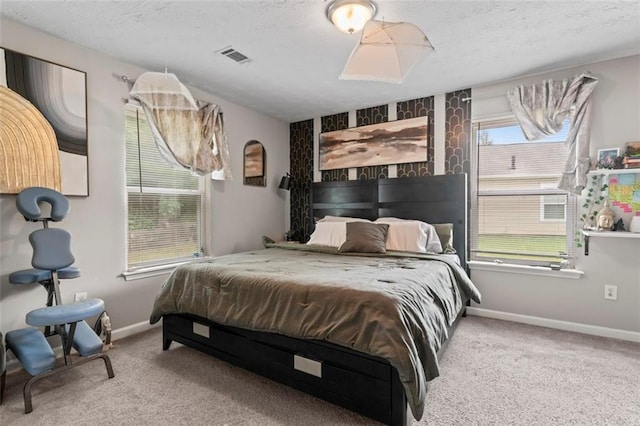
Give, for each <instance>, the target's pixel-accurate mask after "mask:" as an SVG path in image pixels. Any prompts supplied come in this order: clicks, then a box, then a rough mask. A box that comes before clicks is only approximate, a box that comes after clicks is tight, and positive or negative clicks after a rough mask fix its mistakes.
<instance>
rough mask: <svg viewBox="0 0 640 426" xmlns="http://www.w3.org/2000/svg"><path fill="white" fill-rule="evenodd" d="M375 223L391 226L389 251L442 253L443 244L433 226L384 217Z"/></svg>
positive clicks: (388, 234) (388, 233) (388, 238)
mask: <svg viewBox="0 0 640 426" xmlns="http://www.w3.org/2000/svg"><path fill="white" fill-rule="evenodd" d="M374 223H386V224H387V225H389V231H388V232H387V250H399V251H411V252H417V253H441V252H442V244H440V239H439V238H438V234H437V233H436V230H435V228H434V227H433V225H430V224H428V223H424V222H421V221H419V220H406V219H398V218H389V217H383V218H379V219H377V220H376V221H375V222H374Z"/></svg>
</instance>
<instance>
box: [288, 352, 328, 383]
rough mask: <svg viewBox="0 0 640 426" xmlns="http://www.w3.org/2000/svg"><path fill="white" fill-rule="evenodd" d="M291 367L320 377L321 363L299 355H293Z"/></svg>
mask: <svg viewBox="0 0 640 426" xmlns="http://www.w3.org/2000/svg"><path fill="white" fill-rule="evenodd" d="M293 368H294V369H296V370H298V371H302V372H303V373H307V374H311V375H312V376H316V377H320V378H322V363H321V362H320V361H314V360H312V359H309V358H305V357H302V356H300V355H294V356H293Z"/></svg>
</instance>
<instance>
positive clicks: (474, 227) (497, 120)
mask: <svg viewBox="0 0 640 426" xmlns="http://www.w3.org/2000/svg"><path fill="white" fill-rule="evenodd" d="M482 124H485V125H486V124H489V125H493V126H495V127H503V126H509V125H518V123H517V120H516V118H515V116H514V115H512V114H509V115H500V116H491V117H479V118H475V119H473V121H472V125H471V158H472V161H471V176H470V179H469V181H470V185H469V186H470V209H471V211H470V215H469V218H470V222H471V223H470V226H469V230H470V233H471V235H470V248H469V259H470V262H491V263H498V264H505V265H528V266H550V264H551V263H559V262H560V261H562V260H563V259H570V262H569V264H570V267H573V262H572V261H571V260H572V259H573V258H574V255H575V245H574V234H575V226H576V225H575V224H576V212H577V206H576V203H577V197H576V196H575V195H574V194H572V193H569V192H566V191H563V190H560V189H557V188H556V187H555V186H551V185H546V186H547V188H544V187H543V186H545V184H544V183H541V185H540V186H541V188H540V189H521V190H518V189H516V190H514V189H508V190H507V189H505V190H483V191H480V190H479V180H480V176H479V164H478V161H479V143H478V139H479V137H480V133H479V132H478V130H479V127H480V126H481V125H482ZM500 195H503V196H523V195H539V196H540V216H541V221H544V222H561V221H562V220H559V219H544V220H543V216H544V211H543V209H544V202H543V199H544V196H546V195H563V196H566V203H565V204H564V206H565V209H564V212H565V220H564V221H565V224H566V251H564V252H560V253H559V254H558V256H557V261H553V262H550V261H549V260H546V259H545V258H549V257H552V256H542V255H536V254H530V255H528V256H529V258H528V259H514V258H510V257H505V256H508V255H510V254H511V255H513V254H517V253H513V252H509V251H508V250H505V251H503V252H500V251H496V252H491V253H492V254H491V256H480V255H478V254H476V252H483V253H487V252H488V251H486V250H482V251H481V250H478V249H476V248H475V247H476V244H477V240H478V236H479V228H480V223H479V200H480V197H488V196H500ZM553 204H557V203H553Z"/></svg>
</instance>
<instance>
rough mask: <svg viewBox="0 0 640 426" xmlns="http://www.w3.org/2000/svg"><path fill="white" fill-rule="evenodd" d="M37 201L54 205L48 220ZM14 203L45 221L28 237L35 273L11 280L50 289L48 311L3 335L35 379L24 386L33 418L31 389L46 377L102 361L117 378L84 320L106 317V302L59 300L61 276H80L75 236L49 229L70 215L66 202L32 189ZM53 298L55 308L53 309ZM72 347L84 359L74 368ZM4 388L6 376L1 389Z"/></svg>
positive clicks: (29, 216) (43, 190) (29, 215)
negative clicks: (59, 360)
mask: <svg viewBox="0 0 640 426" xmlns="http://www.w3.org/2000/svg"><path fill="white" fill-rule="evenodd" d="M39 202H48V203H49V204H51V217H50V218H45V219H41V218H40V216H41V212H40V208H39V206H38V203H39ZM16 204H17V206H18V209H19V210H20V212H21V213H22V214H23V215H24V216H25V218H26V219H27V220H31V221H42V222H43V224H44V228H43V229H39V230H37V231H34V232H32V233H31V234H30V235H29V241H30V243H31V246H32V247H33V257H32V259H31V265H32V266H33V267H34V268H35V269H33V270H26V271H19V273H16V274H15V275H14V276H13V280H12V282H16V281H23V282H22V283H32V282H40V283H41V284H42V285H43V286H45V288H47V292H48V297H47V306H45V307H44V308H40V309H36V310H33V311H31V312H29V313H28V314H27V316H26V323H27V324H28V325H30V326H32V327H27V328H23V329H19V330H13V331H10V332H8V333H7V335H6V336H5V341H6V345H7V348H8V349H10V350H11V351H12V352H13V353H14V354H15V355H16V358H17V359H18V361H20V363H21V364H22V366H23V367H24V369H25V370H26V371H27V372H28V373H29V374H30V375H31V376H33V377H31V378H30V379H29V380H28V381H27V383H26V384H25V386H24V406H25V413H30V412H31V411H32V410H33V406H32V403H31V387H32V386H33V384H34V383H35V382H37V381H38V380H40V379H42V378H45V377H49V376H51V375H54V374H58V373H61V372H63V371H66V370H68V369H70V368H72V367H76V366H79V365H82V364H84V363H86V362H89V361H92V360H94V359H98V358H100V359H102V360H103V361H104V363H105V367H106V369H107V374H108V376H109V378H113V377H114V373H113V368H112V366H111V360H110V359H109V357H108V356H107V355H106V354H104V353H102V349H103V343H102V340H101V339H100V337H99V336H98V335H97V334H96V333H95V332H94V330H93V329H92V328H91V327H90V326H89V325H88V324H87V323H86V321H85V320H86V319H88V318H91V317H95V316H98V315H100V314H101V313H103V312H104V302H103V301H102V300H100V299H87V300H83V301H80V302H75V303H69V304H62V299H61V297H60V287H59V280H60V277H61V276H62V275H65V274H66V275H65V276H67V277H73V276H78V275H79V272H76V271H77V269H75V268H72V267H71V268H70V266H71V265H72V264H73V262H74V261H75V259H74V257H73V254H72V253H71V234H69V233H68V232H67V231H65V230H64V229H58V228H49V227H48V221H49V220H53V221H57V220H60V219H61V218H63V217H64V216H66V215H67V213H68V211H69V204H68V201H67V199H66V198H65V197H64V195H62V194H60V193H59V192H57V191H54V190H51V189H48V188H40V187H34V188H28V189H25V190H24V191H22V192H21V193H20V194H19V195H18V197H17V199H16ZM34 279H35V281H33V280H34ZM43 282H44V283H46V284H43ZM17 283H19V282H17ZM53 299H55V302H56V305H53V303H52V302H53ZM37 327H45V332H44V333H43V332H41V331H40V329H39V328H37ZM50 327H53V328H54V330H55V331H54V333H52V334H57V335H59V336H60V339H61V342H62V350H63V356H64V366H61V367H56V357H55V355H54V353H53V349H52V348H51V346H50V345H49V342H48V340H47V338H46V336H48V335H49V329H50ZM71 348H74V349H76V351H78V353H79V354H80V358H79V359H78V360H76V361H75V362H73V363H72V360H71V356H70V355H71ZM3 384H4V375H3V377H2V383H0V385H3ZM0 390H1V389H0ZM0 398H1V393H0ZM1 402H2V400H1V399H0V403H1Z"/></svg>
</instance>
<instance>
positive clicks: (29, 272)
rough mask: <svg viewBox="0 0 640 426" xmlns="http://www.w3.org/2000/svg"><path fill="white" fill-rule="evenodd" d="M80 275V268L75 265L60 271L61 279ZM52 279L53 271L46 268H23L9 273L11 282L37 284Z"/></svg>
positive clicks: (59, 276)
mask: <svg viewBox="0 0 640 426" xmlns="http://www.w3.org/2000/svg"><path fill="white" fill-rule="evenodd" d="M79 276H80V269H78V268H76V267H75V266H68V267H66V268H62V269H60V270H59V271H58V278H60V279H61V280H67V279H72V278H78V277H79ZM50 279H51V271H46V270H44V269H23V270H22V271H16V272H12V273H11V274H9V282H10V283H11V284H35V283H38V282H40V281H45V280H50Z"/></svg>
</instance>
